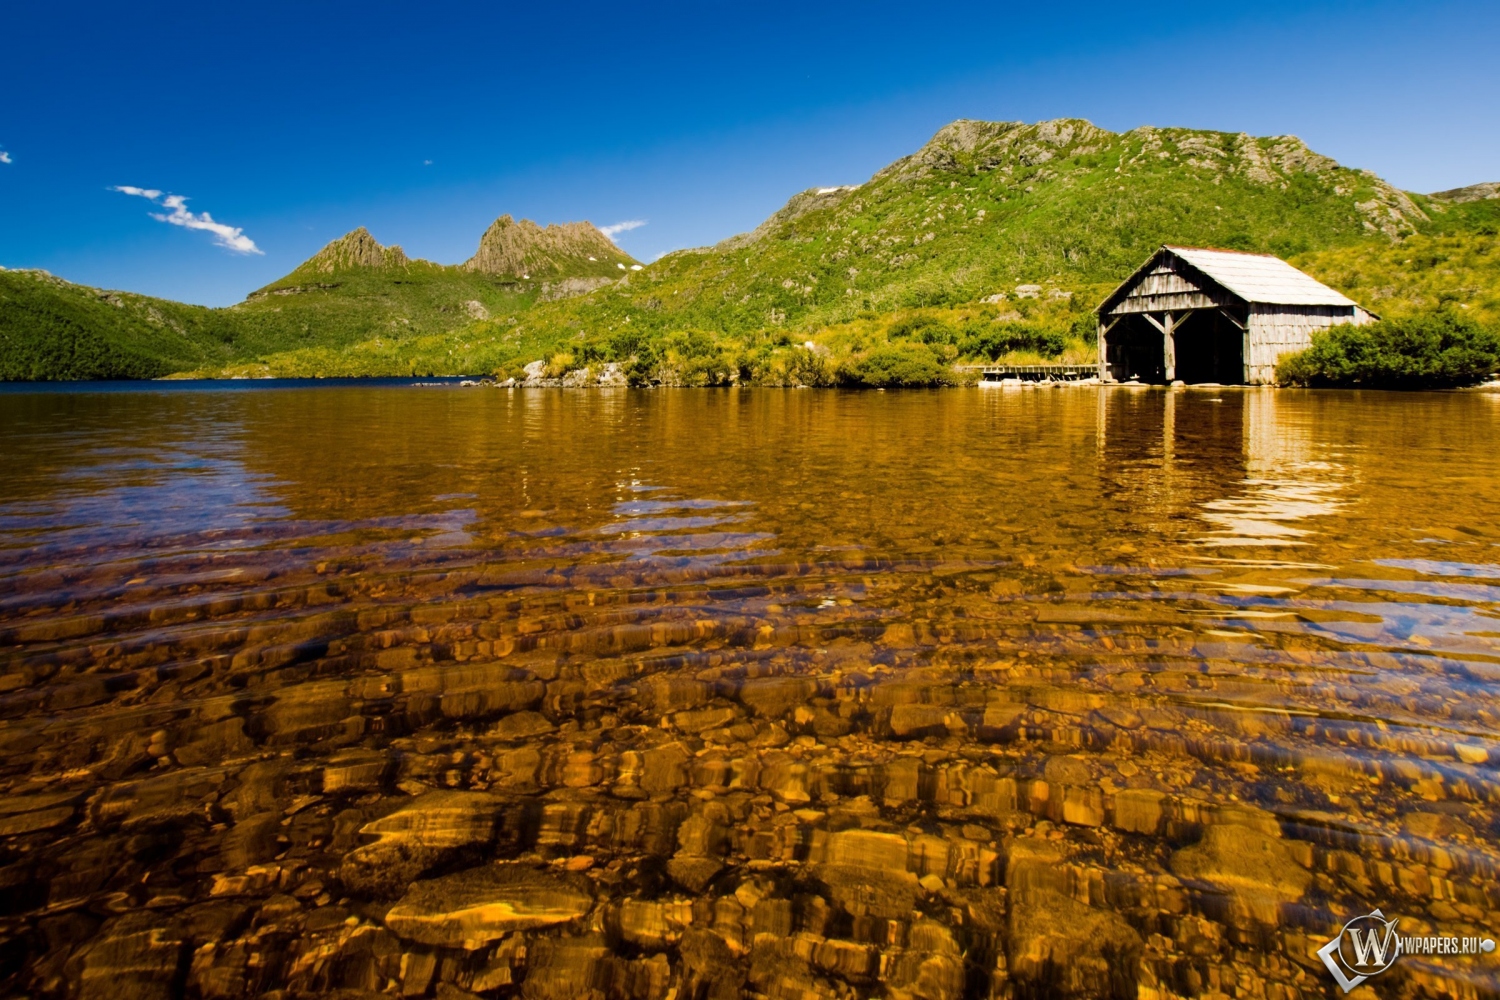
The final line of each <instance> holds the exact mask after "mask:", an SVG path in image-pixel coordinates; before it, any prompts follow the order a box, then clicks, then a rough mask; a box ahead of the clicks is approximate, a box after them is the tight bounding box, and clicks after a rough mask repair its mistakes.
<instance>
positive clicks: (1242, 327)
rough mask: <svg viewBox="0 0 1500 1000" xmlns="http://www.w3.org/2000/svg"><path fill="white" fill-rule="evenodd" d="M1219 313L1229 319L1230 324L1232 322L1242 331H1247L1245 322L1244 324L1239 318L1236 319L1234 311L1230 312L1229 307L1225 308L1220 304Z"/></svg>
mask: <svg viewBox="0 0 1500 1000" xmlns="http://www.w3.org/2000/svg"><path fill="white" fill-rule="evenodd" d="M1219 315H1221V316H1223V317H1224V318H1225V319H1227V320H1229V322H1230V324H1232V325H1233V326H1234V328H1235V329H1236V330H1238V331H1240V332H1241V333H1244V332H1245V324H1243V323H1241V322H1240V321H1239V320H1237V319H1235V318H1234V313H1232V312H1230V311H1229V310H1228V309H1225V308H1224V307H1223V306H1220V307H1219Z"/></svg>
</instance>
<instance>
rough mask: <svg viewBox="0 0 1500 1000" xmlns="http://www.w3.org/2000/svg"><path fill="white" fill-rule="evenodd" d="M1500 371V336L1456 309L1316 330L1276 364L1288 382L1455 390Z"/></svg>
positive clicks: (1278, 375)
mask: <svg viewBox="0 0 1500 1000" xmlns="http://www.w3.org/2000/svg"><path fill="white" fill-rule="evenodd" d="M1496 370H1500V336H1497V335H1496V334H1495V332H1494V331H1492V330H1487V329H1485V328H1484V327H1481V326H1480V325H1479V324H1477V323H1475V322H1474V321H1472V320H1470V319H1468V318H1466V317H1464V316H1460V315H1458V314H1457V313H1455V312H1452V311H1449V310H1443V311H1440V312H1429V313H1420V314H1416V315H1412V316H1402V317H1395V318H1392V319H1387V320H1381V321H1380V322H1378V323H1371V324H1369V325H1367V326H1353V325H1349V324H1345V325H1340V326H1335V327H1330V328H1329V329H1327V330H1323V331H1320V332H1318V333H1315V334H1313V338H1312V346H1311V347H1309V348H1307V350H1305V351H1299V352H1298V353H1296V354H1291V355H1288V356H1286V357H1284V358H1282V359H1281V361H1280V363H1278V364H1277V366H1276V380H1277V381H1278V382H1281V383H1282V384H1284V385H1300V386H1315V387H1316V386H1362V387H1365V388H1371V389H1449V388H1453V387H1456V386H1463V385H1474V384H1476V383H1478V382H1482V381H1484V380H1485V379H1486V378H1487V377H1489V375H1491V374H1492V373H1493V372H1495V371H1496Z"/></svg>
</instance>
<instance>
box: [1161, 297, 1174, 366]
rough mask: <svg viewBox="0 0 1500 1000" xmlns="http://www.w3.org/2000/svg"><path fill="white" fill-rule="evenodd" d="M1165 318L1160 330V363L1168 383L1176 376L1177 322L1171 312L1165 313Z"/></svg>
mask: <svg viewBox="0 0 1500 1000" xmlns="http://www.w3.org/2000/svg"><path fill="white" fill-rule="evenodd" d="M1165 319H1166V322H1165V323H1163V324H1162V331H1161V363H1162V367H1163V368H1165V369H1166V376H1167V381H1168V382H1169V383H1170V382H1173V381H1175V380H1176V378H1177V322H1176V320H1175V319H1174V318H1173V316H1172V314H1171V313H1167V314H1166V316H1165Z"/></svg>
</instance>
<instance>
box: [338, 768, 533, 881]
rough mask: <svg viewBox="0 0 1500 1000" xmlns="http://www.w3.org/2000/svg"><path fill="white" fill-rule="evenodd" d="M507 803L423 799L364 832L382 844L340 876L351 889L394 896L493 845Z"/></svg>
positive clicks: (434, 795)
mask: <svg viewBox="0 0 1500 1000" xmlns="http://www.w3.org/2000/svg"><path fill="white" fill-rule="evenodd" d="M504 804H505V800H504V799H502V798H500V797H499V796H497V795H487V794H484V793H480V792H429V793H427V794H425V795H419V796H417V797H416V798H413V799H411V800H409V801H407V802H406V803H404V804H403V805H402V806H401V807H400V808H399V809H397V810H396V811H395V812H392V813H389V814H387V815H385V816H382V817H381V818H380V819H377V820H374V821H373V822H370V823H367V824H365V826H364V827H362V828H361V829H360V831H359V832H360V834H361V835H363V836H366V837H369V836H373V837H376V838H377V839H376V840H375V841H374V843H370V844H366V845H364V846H363V847H360V848H357V849H355V850H354V851H351V852H350V853H349V855H348V856H347V857H346V858H345V859H344V865H343V868H342V870H341V872H340V876H341V877H342V878H343V880H344V882H346V883H347V884H349V885H351V886H354V887H357V888H363V889H367V890H369V891H374V892H380V893H390V894H394V892H393V890H398V889H399V888H400V887H401V886H404V885H405V884H406V883H407V882H410V881H411V880H412V879H414V878H416V877H418V876H419V875H421V874H422V872H424V871H426V870H427V869H428V868H430V867H432V866H433V865H435V864H437V863H438V862H440V861H442V860H444V858H446V857H449V856H451V855H452V854H453V853H455V852H459V851H462V850H463V849H464V848H473V847H479V846H482V845H485V844H488V843H489V842H490V841H491V840H493V839H494V836H495V823H496V819H497V817H498V816H499V813H500V810H501V808H502V807H503V806H504Z"/></svg>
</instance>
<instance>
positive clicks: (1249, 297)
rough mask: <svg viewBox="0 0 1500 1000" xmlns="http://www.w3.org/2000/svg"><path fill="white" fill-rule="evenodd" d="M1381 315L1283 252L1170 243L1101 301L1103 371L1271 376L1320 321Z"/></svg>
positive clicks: (1167, 378)
mask: <svg viewBox="0 0 1500 1000" xmlns="http://www.w3.org/2000/svg"><path fill="white" fill-rule="evenodd" d="M1373 319H1374V316H1372V315H1371V314H1370V313H1368V312H1366V311H1365V310H1364V309H1362V308H1360V307H1359V305H1358V304H1357V303H1355V302H1354V301H1353V300H1352V299H1350V298H1347V297H1346V296H1344V295H1342V294H1340V293H1339V292H1336V291H1334V290H1333V289H1332V288H1329V287H1328V286H1327V285H1325V284H1323V283H1322V282H1320V281H1318V280H1316V279H1315V278H1313V277H1311V276H1310V275H1307V274H1304V273H1303V272H1301V271H1299V270H1297V269H1296V268H1295V267H1293V266H1292V265H1290V264H1288V263H1287V262H1286V261H1284V260H1282V259H1280V258H1279V257H1274V256H1272V255H1270V254H1258V253H1241V252H1240V251H1237V250H1203V249H1197V248H1194V247H1174V246H1163V247H1162V248H1161V249H1160V250H1158V251H1157V252H1156V253H1155V254H1153V255H1152V256H1151V259H1150V260H1148V261H1146V263H1144V264H1142V265H1141V267H1140V268H1139V269H1137V271H1136V272H1135V273H1134V274H1132V275H1131V276H1130V277H1129V278H1127V279H1126V280H1125V282H1124V284H1122V285H1120V287H1119V288H1116V289H1115V290H1114V292H1113V293H1112V294H1111V295H1110V296H1109V298H1107V299H1105V300H1104V301H1103V302H1102V303H1100V305H1099V378H1100V380H1101V381H1104V382H1126V381H1131V380H1139V381H1142V382H1158V383H1159V382H1168V383H1170V382H1177V381H1181V382H1186V383H1193V382H1199V383H1201V382H1218V383H1222V384H1235V383H1239V384H1248V385H1267V384H1269V383H1272V382H1274V381H1275V380H1276V361H1277V359H1278V358H1280V357H1281V356H1282V355H1283V354H1288V353H1290V352H1292V351H1300V350H1302V349H1303V348H1305V347H1307V346H1309V345H1310V344H1311V343H1312V334H1313V332H1314V331H1316V330H1322V329H1325V328H1327V327H1330V326H1333V325H1335V324H1338V323H1354V324H1363V323H1368V322H1371V321H1372V320H1373Z"/></svg>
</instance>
